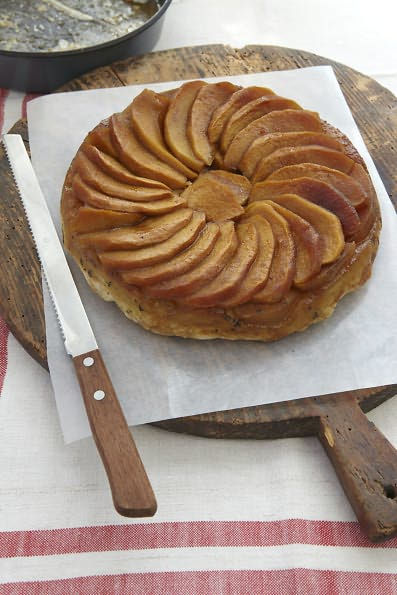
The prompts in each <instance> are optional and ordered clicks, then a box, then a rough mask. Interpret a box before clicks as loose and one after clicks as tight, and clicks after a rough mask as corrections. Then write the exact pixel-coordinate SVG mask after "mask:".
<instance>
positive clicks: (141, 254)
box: [98, 213, 205, 271]
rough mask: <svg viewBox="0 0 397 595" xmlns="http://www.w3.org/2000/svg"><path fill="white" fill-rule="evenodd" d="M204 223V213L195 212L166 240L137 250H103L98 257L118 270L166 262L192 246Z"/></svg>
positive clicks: (104, 263)
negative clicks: (183, 225)
mask: <svg viewBox="0 0 397 595" xmlns="http://www.w3.org/2000/svg"><path fill="white" fill-rule="evenodd" d="M204 225H205V216H204V214H203V213H193V216H192V218H191V220H190V222H189V223H188V224H187V225H186V226H185V227H184V228H182V229H181V230H179V231H178V232H177V233H176V234H175V235H173V236H172V237H171V238H169V239H168V240H166V241H165V242H161V243H159V244H154V246H149V247H147V248H139V249H137V250H123V251H114V252H103V253H102V254H98V257H99V260H100V261H101V263H102V264H103V266H104V267H106V268H109V269H113V270H118V271H125V270H128V269H134V268H140V267H147V266H149V265H152V264H157V263H159V262H164V261H165V260H169V259H170V258H172V257H173V256H175V254H178V253H179V252H181V251H182V250H184V249H185V248H187V247H188V246H190V244H192V243H193V242H194V240H195V239H196V238H197V236H198V234H199V233H200V231H201V230H202V229H203V227H204Z"/></svg>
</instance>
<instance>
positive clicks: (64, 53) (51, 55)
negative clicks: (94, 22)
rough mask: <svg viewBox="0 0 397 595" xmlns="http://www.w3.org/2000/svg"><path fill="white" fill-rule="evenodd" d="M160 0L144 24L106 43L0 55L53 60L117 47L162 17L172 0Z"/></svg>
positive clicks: (0, 50) (7, 52) (0, 53)
mask: <svg viewBox="0 0 397 595" xmlns="http://www.w3.org/2000/svg"><path fill="white" fill-rule="evenodd" d="M158 1H159V2H163V3H162V5H161V6H160V8H159V9H158V10H157V11H156V12H155V14H154V15H153V16H151V17H150V18H149V19H148V20H147V21H146V22H145V23H144V24H143V25H141V26H140V27H138V28H137V29H134V30H133V31H131V32H130V33H127V34H126V35H123V36H122V37H116V38H115V39H111V40H110V41H105V42H104V43H100V44H96V45H90V46H87V47H83V48H78V49H76V50H61V51H56V52H25V51H18V50H2V49H0V56H4V57H9V58H27V59H29V60H31V59H34V60H51V59H54V60H55V59H59V58H68V57H74V56H81V55H82V54H91V53H92V54H94V53H96V52H100V51H102V50H104V49H107V48H112V47H115V46H117V45H119V44H122V43H124V42H125V41H127V40H129V39H132V38H134V37H136V36H138V35H139V34H140V33H142V32H143V31H145V30H146V29H148V28H149V27H151V26H152V25H153V24H154V23H155V22H156V21H157V20H158V19H160V18H161V17H162V15H163V14H164V13H165V11H166V10H167V9H168V7H169V5H170V4H171V2H172V0H158Z"/></svg>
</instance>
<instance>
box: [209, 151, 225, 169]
mask: <svg viewBox="0 0 397 595" xmlns="http://www.w3.org/2000/svg"><path fill="white" fill-rule="evenodd" d="M212 165H213V166H214V167H216V168H218V169H224V167H225V164H224V162H223V157H222V153H221V152H220V151H216V152H215V155H214V161H213V164H212Z"/></svg>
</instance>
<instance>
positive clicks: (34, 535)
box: [0, 519, 397, 569]
mask: <svg viewBox="0 0 397 595" xmlns="http://www.w3.org/2000/svg"><path fill="white" fill-rule="evenodd" d="M292 543H304V544H309V545H326V546H342V547H367V548H375V547H378V548H397V539H396V538H395V539H391V540H389V541H387V542H385V543H382V544H375V543H372V542H370V541H369V540H368V539H367V538H366V537H365V535H364V534H363V533H362V532H361V530H360V526H359V524H358V523H357V522H342V521H310V520H305V519H286V520H282V521H268V522H262V521H191V522H173V523H137V524H134V525H105V526H96V527H76V528H72V529H50V530H37V531H5V532H2V533H0V558H11V557H15V556H47V555H54V554H72V553H82V552H96V551H115V550H142V549H158V548H175V547H242V546H259V547H270V546H277V545H287V544H292ZM396 569H397V563H396Z"/></svg>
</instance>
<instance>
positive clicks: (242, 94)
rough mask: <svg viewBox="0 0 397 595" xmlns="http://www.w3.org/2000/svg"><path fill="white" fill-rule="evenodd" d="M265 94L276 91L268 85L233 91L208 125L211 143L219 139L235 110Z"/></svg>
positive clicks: (272, 93)
mask: <svg viewBox="0 0 397 595" xmlns="http://www.w3.org/2000/svg"><path fill="white" fill-rule="evenodd" d="M263 95H267V96H268V95H274V92H273V91H272V90H271V89H267V88H266V87H246V88H245V89H240V90H239V91H236V92H235V93H233V95H232V96H231V97H230V98H229V99H228V101H226V103H224V104H223V105H220V106H219V107H218V108H217V109H216V110H215V111H214V113H213V116H212V119H211V122H210V125H209V126H208V138H209V141H210V143H216V142H217V141H218V140H219V138H220V136H221V134H222V132H223V129H224V127H225V125H226V123H227V122H228V120H229V118H230V117H231V115H232V114H234V112H236V111H237V110H239V109H240V108H241V107H243V106H244V105H246V104H247V103H249V102H250V101H254V100H255V99H258V98H259V97H262V96H263Z"/></svg>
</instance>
